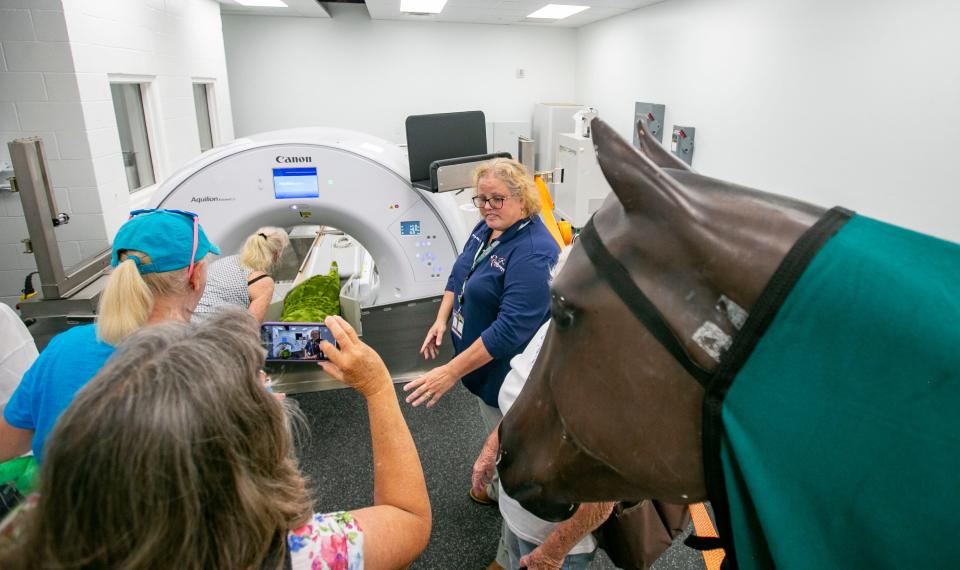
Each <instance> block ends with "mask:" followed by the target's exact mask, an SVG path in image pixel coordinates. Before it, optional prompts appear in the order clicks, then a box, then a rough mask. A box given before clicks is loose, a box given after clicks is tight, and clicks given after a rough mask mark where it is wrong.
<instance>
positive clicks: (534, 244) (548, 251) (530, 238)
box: [518, 216, 560, 261]
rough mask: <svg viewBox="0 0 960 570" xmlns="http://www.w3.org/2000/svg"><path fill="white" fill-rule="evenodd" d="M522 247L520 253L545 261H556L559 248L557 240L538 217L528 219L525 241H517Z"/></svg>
mask: <svg viewBox="0 0 960 570" xmlns="http://www.w3.org/2000/svg"><path fill="white" fill-rule="evenodd" d="M518 241H519V242H520V243H519V244H518V245H522V253H523V254H525V255H530V256H533V257H546V258H547V259H552V260H553V261H556V260H557V257H558V256H559V255H560V246H559V245H557V240H555V239H553V235H552V234H551V233H550V230H548V229H547V226H546V225H544V223H543V221H542V220H541V219H540V216H534V217H532V218H530V231H529V232H527V235H526V239H524V240H518Z"/></svg>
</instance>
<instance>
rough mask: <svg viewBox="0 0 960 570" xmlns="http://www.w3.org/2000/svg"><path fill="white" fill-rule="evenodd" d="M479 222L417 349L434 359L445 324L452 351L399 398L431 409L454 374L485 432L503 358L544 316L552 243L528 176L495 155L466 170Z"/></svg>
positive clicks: (554, 252) (505, 364) (493, 421)
mask: <svg viewBox="0 0 960 570" xmlns="http://www.w3.org/2000/svg"><path fill="white" fill-rule="evenodd" d="M474 187H475V188H476V192H477V194H476V196H474V197H473V202H474V204H475V205H476V206H477V208H479V209H480V214H481V215H482V216H483V221H481V222H480V223H478V224H477V225H476V227H474V228H473V232H472V234H471V235H470V237H469V239H467V243H466V244H465V245H464V247H463V252H462V253H461V254H460V256H459V257H458V258H457V261H456V263H455V264H454V267H453V270H452V271H451V272H450V278H449V279H448V280H447V287H446V291H445V292H444V294H443V302H442V303H441V304H440V310H439V312H438V314H437V320H436V322H435V323H434V324H433V326H432V327H430V330H429V331H428V332H427V337H426V339H425V340H424V341H423V346H422V347H421V349H420V352H421V353H422V354H423V355H424V357H425V358H436V356H437V354H438V353H439V349H440V343H441V342H442V339H443V335H444V333H445V332H446V330H447V327H448V326H449V327H450V336H451V338H452V340H453V348H454V353H455V356H454V358H453V359H452V360H450V362H448V363H447V364H444V365H442V366H438V367H436V368H434V369H432V370H430V371H429V372H427V373H426V374H424V375H422V376H420V377H419V378H417V379H416V380H414V381H413V382H410V383H409V384H407V385H406V386H405V387H404V390H406V391H408V392H411V393H410V395H409V396H407V399H406V400H407V402H408V403H412V404H413V405H414V406H418V405H420V404H426V405H427V407H432V406H434V405H436V403H437V402H438V401H439V400H440V398H441V397H442V396H443V395H444V394H445V393H446V392H447V391H448V390H450V388H452V387H453V386H454V384H456V382H457V380H461V379H462V380H463V384H464V386H466V387H467V389H468V390H470V391H471V392H472V393H473V394H474V395H476V396H477V397H478V398H479V399H480V410H481V414H482V415H483V419H484V424H485V425H486V428H487V433H490V431H492V430H493V428H494V427H495V426H496V425H497V422H499V421H500V418H501V417H502V414H501V413H500V409H499V408H498V407H497V394H498V393H499V391H500V385H501V384H503V379H504V378H505V377H506V375H507V372H508V371H509V370H510V359H511V358H513V357H514V356H516V355H517V354H519V353H520V352H522V351H523V349H524V347H526V345H527V343H528V342H529V341H530V339H531V338H533V335H534V333H535V332H536V331H537V329H538V328H540V325H542V324H543V323H544V322H545V321H546V320H547V319H548V318H549V316H550V289H549V286H548V281H549V278H550V269H551V267H552V266H553V265H554V264H555V263H556V262H557V256H558V255H559V254H560V248H559V247H558V246H557V243H556V241H555V240H554V239H553V237H552V236H551V235H550V233H549V231H548V230H547V228H546V227H545V226H544V225H543V222H541V221H540V216H538V214H539V213H540V198H539V195H538V194H537V189H536V186H535V185H534V182H533V179H532V178H531V176H530V174H528V173H527V171H526V170H525V169H524V168H523V166H522V165H521V164H520V163H518V162H517V161H515V160H510V159H505V158H498V159H494V160H492V161H490V162H488V163H485V164H484V165H483V166H481V167H480V168H478V169H477V171H476V173H474Z"/></svg>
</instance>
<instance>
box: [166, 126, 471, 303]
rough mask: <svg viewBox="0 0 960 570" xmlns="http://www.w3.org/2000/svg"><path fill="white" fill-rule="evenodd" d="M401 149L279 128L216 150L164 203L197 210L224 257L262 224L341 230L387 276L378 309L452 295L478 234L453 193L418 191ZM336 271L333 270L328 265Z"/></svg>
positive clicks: (353, 136) (175, 179)
mask: <svg viewBox="0 0 960 570" xmlns="http://www.w3.org/2000/svg"><path fill="white" fill-rule="evenodd" d="M408 168H409V167H408V164H407V157H406V155H405V154H404V152H403V151H402V149H400V148H399V147H398V146H397V145H395V144H392V143H389V142H387V141H384V140H382V139H378V138H376V137H372V136H369V135H365V134H361V133H357V132H353V131H348V130H342V129H329V128H301V129H290V130H283V131H274V132H269V133H264V134H260V135H255V136H251V137H248V138H243V139H238V140H236V141H234V142H233V143H231V144H228V145H226V146H222V147H218V148H215V149H212V150H210V151H208V152H206V153H204V154H203V155H201V156H200V157H199V158H197V159H196V160H195V161H193V162H192V163H190V164H188V165H186V166H185V167H184V168H182V169H181V170H180V171H178V172H177V173H175V174H174V175H173V176H171V177H170V178H168V179H167V180H166V181H165V182H163V183H161V184H160V185H159V186H158V189H157V191H156V194H155V203H154V205H153V206H154V207H156V208H172V209H179V210H187V211H191V212H195V213H197V214H198V215H199V217H200V223H201V224H202V225H203V228H204V230H205V231H206V233H207V236H208V237H209V238H210V239H211V241H213V243H215V244H217V245H218V246H219V247H220V249H221V251H223V252H224V253H225V254H226V253H228V252H229V253H234V252H237V251H238V250H239V249H240V246H241V245H242V243H243V240H244V239H246V237H247V236H249V235H250V234H252V233H253V232H254V231H255V230H256V229H257V228H258V227H260V226H278V227H282V228H286V229H288V230H290V229H291V228H292V227H295V226H299V225H321V226H332V227H334V228H337V229H338V230H342V231H343V232H344V233H346V234H348V235H349V236H351V237H353V238H354V239H355V240H357V241H358V242H359V243H360V244H361V245H362V247H363V248H364V249H365V250H366V251H367V252H369V254H370V256H371V257H372V258H373V263H374V266H375V267H376V269H377V272H378V275H379V287H378V289H377V290H376V292H375V295H374V296H372V297H371V296H368V297H367V298H365V299H364V302H363V303H362V304H363V305H364V306H365V307H366V306H378V305H386V304H391V303H399V302H403V301H408V300H414V299H423V298H427V297H431V296H435V295H439V294H441V293H443V288H444V285H445V284H446V280H447V274H448V273H449V271H450V268H451V267H452V266H453V262H454V260H455V259H456V256H457V253H458V251H459V249H460V247H461V246H462V244H463V243H464V241H465V240H466V238H467V234H468V231H469V228H467V227H466V222H465V221H464V216H463V215H462V214H461V210H460V209H459V207H458V205H457V201H456V199H455V198H454V197H453V196H451V195H449V194H437V193H432V192H426V191H423V190H420V189H416V188H414V187H413V186H412V185H411V184H410V181H409V176H408V174H407V173H408ZM318 269H319V270H321V271H324V272H325V271H326V268H318Z"/></svg>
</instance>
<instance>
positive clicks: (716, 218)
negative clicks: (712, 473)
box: [498, 119, 824, 520]
mask: <svg viewBox="0 0 960 570" xmlns="http://www.w3.org/2000/svg"><path fill="white" fill-rule="evenodd" d="M592 130H593V139H594V144H595V146H596V150H597V156H598V159H599V163H600V166H601V169H602V170H603V173H604V175H605V176H606V179H607V181H608V182H609V183H610V186H611V188H612V189H613V194H611V195H610V196H609V197H608V198H607V200H606V201H605V202H604V204H603V206H602V207H601V208H600V209H599V210H598V211H597V212H596V214H595V215H594V217H593V219H592V223H591V224H588V227H587V228H585V230H584V233H583V235H582V237H581V239H580V240H579V242H578V243H576V244H575V245H574V247H573V250H572V251H571V253H570V256H569V259H568V260H567V263H566V265H565V266H564V268H563V270H562V271H561V272H560V274H559V275H558V276H557V278H556V279H555V281H554V282H553V284H552V307H551V312H552V323H551V325H550V330H549V332H548V334H547V338H546V340H545V342H544V345H543V349H542V351H541V353H540V356H539V359H538V361H537V363H536V365H535V366H534V369H533V370H532V372H531V375H530V378H529V379H528V382H527V385H526V387H525V388H524V390H523V392H522V393H521V395H520V397H519V399H518V400H517V402H516V403H515V405H514V406H513V408H512V409H511V410H510V413H509V414H507V416H506V417H505V418H504V420H503V423H502V427H501V439H500V441H501V457H500V462H499V464H498V466H499V467H498V469H499V472H500V477H501V481H502V482H503V484H504V486H505V488H506V490H507V493H508V494H510V495H511V496H512V497H514V498H516V499H517V500H519V501H520V502H521V503H522V504H523V505H524V506H525V507H526V508H528V509H529V510H530V511H531V512H533V513H535V514H537V515H538V516H540V517H541V518H545V519H547V520H560V519H563V518H565V517H567V516H569V514H570V513H572V512H573V510H574V508H575V505H576V504H577V503H578V502H581V501H604V500H637V499H641V498H656V499H660V500H663V501H667V502H672V503H685V502H687V503H688V502H694V501H699V500H703V499H705V498H706V490H705V481H704V471H703V459H702V448H701V414H702V403H703V395H704V388H703V386H702V385H701V383H702V381H704V380H703V379H704V378H706V377H707V376H708V374H709V372H710V371H712V370H713V369H714V368H715V367H716V365H717V363H718V362H719V359H720V358H721V356H722V354H723V351H724V350H725V348H727V347H728V346H729V343H730V339H731V338H732V337H733V336H734V334H735V332H736V331H737V329H738V328H739V327H740V326H741V325H742V324H743V320H744V319H745V317H746V315H747V314H748V313H749V311H750V310H751V308H752V307H753V305H754V303H755V302H756V300H757V298H758V297H759V296H760V294H761V292H762V291H763V288H764V286H765V285H766V283H767V281H768V280H769V278H770V276H771V275H772V274H773V273H774V271H775V270H776V268H777V266H778V265H779V263H780V261H781V260H782V259H783V257H784V256H785V255H786V254H787V252H788V251H789V250H790V248H791V246H792V245H793V244H794V242H795V241H796V240H797V239H798V238H799V237H800V236H801V235H802V234H803V232H804V231H806V230H807V229H808V228H809V227H810V226H811V225H812V224H814V223H815V222H816V221H817V219H818V218H819V217H820V216H821V215H822V214H823V212H824V210H822V209H820V208H818V207H815V206H811V205H809V204H805V203H802V202H798V201H795V200H791V199H788V198H783V197H780V196H775V195H771V194H767V193H764V192H760V191H757V190H753V189H750V188H746V187H742V186H737V185H734V184H730V183H727V182H723V181H720V180H716V179H712V178H709V177H706V176H702V175H699V174H697V173H695V172H693V171H691V170H689V169H688V167H687V166H686V165H685V164H684V163H682V162H681V161H679V160H678V159H676V158H675V157H674V156H673V155H672V154H670V153H669V152H667V151H666V150H665V149H663V148H662V147H661V146H660V145H659V144H658V143H657V142H656V141H655V140H654V139H653V138H652V137H650V135H649V133H648V132H647V130H646V128H645V126H644V125H643V124H641V125H639V126H638V133H639V135H640V146H641V152H637V151H636V150H634V148H633V147H632V146H631V145H629V144H628V143H627V142H626V141H624V140H623V139H622V138H620V137H619V136H618V135H616V134H615V132H614V131H613V129H612V128H610V127H609V126H608V125H607V124H606V123H604V122H602V121H600V120H599V119H595V120H594V121H593V129H592ZM588 238H589V241H588ZM598 248H599V253H598ZM604 251H605V252H606V253H605V254H604V255H606V256H607V258H608V261H609V260H610V259H612V260H613V262H612V263H613V264H614V265H615V266H618V267H619V268H618V269H617V268H614V269H611V267H613V266H611V265H609V264H608V265H604V264H603V263H601V262H600V261H598V259H597V257H598V255H600V253H602V252H604ZM601 257H602V256H601ZM598 266H600V267H601V269H599V270H598ZM611 273H619V274H620V276H621V281H624V280H626V281H628V282H629V284H630V285H631V286H633V287H635V289H637V290H638V291H641V292H642V295H643V296H645V298H646V301H645V302H646V304H647V306H648V308H649V309H650V310H649V312H650V313H651V314H652V315H653V317H652V318H653V323H654V325H653V326H652V325H651V324H650V323H649V322H647V323H646V324H645V323H644V322H642V321H641V320H640V319H638V318H636V316H635V314H634V312H632V308H631V307H629V306H628V304H627V301H626V300H625V299H624V298H623V292H622V290H620V291H619V293H618V290H616V286H615V285H612V284H611V283H612V281H611V278H610V274H611ZM620 285H621V286H623V283H622V282H621V283H620ZM621 289H622V287H621ZM641 304H643V303H641ZM651 326H652V328H653V329H657V328H658V327H659V330H651ZM668 337H672V338H673V340H672V341H671V340H670V338H668ZM698 380H699V382H698Z"/></svg>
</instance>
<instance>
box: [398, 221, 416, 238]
mask: <svg viewBox="0 0 960 570" xmlns="http://www.w3.org/2000/svg"><path fill="white" fill-rule="evenodd" d="M400 235H402V236H418V235H420V220H416V221H412V222H400Z"/></svg>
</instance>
